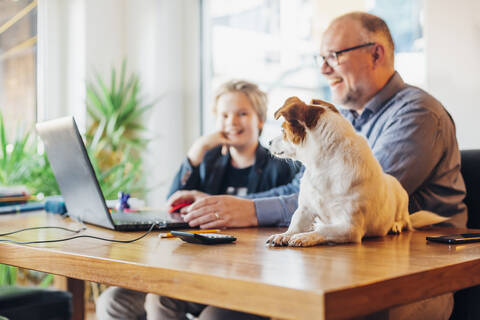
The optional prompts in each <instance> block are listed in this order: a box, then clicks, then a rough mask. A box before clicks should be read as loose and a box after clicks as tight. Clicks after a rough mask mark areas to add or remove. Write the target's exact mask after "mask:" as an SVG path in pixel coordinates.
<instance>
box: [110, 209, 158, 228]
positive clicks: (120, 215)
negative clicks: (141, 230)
mask: <svg viewBox="0 0 480 320" xmlns="http://www.w3.org/2000/svg"><path fill="white" fill-rule="evenodd" d="M112 219H113V221H114V222H115V224H118V225H121V224H131V225H145V224H148V225H152V224H153V223H157V224H160V225H162V224H165V219H162V218H158V217H155V216H148V215H147V214H142V215H139V214H138V213H130V212H114V213H112Z"/></svg>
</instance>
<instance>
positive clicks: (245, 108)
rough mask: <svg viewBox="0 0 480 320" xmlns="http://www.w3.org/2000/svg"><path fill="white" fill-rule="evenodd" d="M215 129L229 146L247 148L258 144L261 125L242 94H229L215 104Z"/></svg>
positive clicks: (249, 103)
mask: <svg viewBox="0 0 480 320" xmlns="http://www.w3.org/2000/svg"><path fill="white" fill-rule="evenodd" d="M216 115H217V129H218V130H220V131H221V132H222V133H223V134H224V135H225V137H226V138H227V139H228V140H229V141H231V142H230V146H232V147H235V148H248V147H250V146H252V145H256V144H257V142H258V133H259V130H260V128H261V127H262V126H263V123H262V122H260V120H259V119H258V116H257V113H256V112H255V110H254V109H253V106H252V104H251V102H250V100H249V99H248V98H247V96H246V95H245V94H243V93H242V92H229V93H226V94H224V95H222V96H221V97H220V98H219V99H218V102H217V108H216Z"/></svg>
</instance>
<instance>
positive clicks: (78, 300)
mask: <svg viewBox="0 0 480 320" xmlns="http://www.w3.org/2000/svg"><path fill="white" fill-rule="evenodd" d="M54 285H55V287H56V288H58V289H61V290H66V291H68V292H70V293H71V294H72V299H73V300H72V304H73V317H72V320H84V319H85V281H83V280H78V279H73V278H67V277H62V276H55V278H54Z"/></svg>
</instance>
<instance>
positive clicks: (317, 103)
mask: <svg viewBox="0 0 480 320" xmlns="http://www.w3.org/2000/svg"><path fill="white" fill-rule="evenodd" d="M310 104H311V105H312V106H322V107H325V108H328V109H330V110H332V111H333V112H336V113H340V112H338V109H337V108H335V106H334V105H333V104H331V103H328V102H326V101H323V100H320V99H312V100H311V101H310Z"/></svg>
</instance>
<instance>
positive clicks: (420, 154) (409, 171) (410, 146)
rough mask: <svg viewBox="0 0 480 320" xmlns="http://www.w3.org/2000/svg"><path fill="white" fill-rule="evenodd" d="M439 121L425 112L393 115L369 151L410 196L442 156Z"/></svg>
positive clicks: (405, 112) (415, 110)
mask: <svg viewBox="0 0 480 320" xmlns="http://www.w3.org/2000/svg"><path fill="white" fill-rule="evenodd" d="M441 130H442V128H441V127H440V126H439V119H438V118H437V117H436V115H435V114H434V113H432V112H430V111H429V110H428V109H420V108H413V109H412V108H408V110H407V111H403V112H402V111H401V112H400V113H399V114H397V115H395V119H394V120H393V121H392V122H390V123H389V124H388V127H387V128H385V129H384V132H383V133H382V134H381V135H380V137H379V138H378V139H377V140H376V141H375V144H374V145H373V146H372V151H373V154H374V156H375V158H377V160H378V161H379V162H380V165H381V166H382V168H383V171H385V172H386V173H388V174H391V175H392V176H394V177H395V178H397V179H398V180H399V181H400V183H401V184H402V186H403V187H404V188H405V189H406V190H407V192H408V194H409V195H411V194H412V193H413V192H414V191H415V190H417V189H418V188H419V187H420V186H421V185H422V184H423V183H425V181H427V179H428V177H429V176H430V175H431V173H432V171H433V170H434V168H435V166H436V165H437V163H438V162H439V159H440V157H441V156H442V152H443V151H444V150H443V147H442V143H441V141H439V140H440V136H441Z"/></svg>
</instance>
